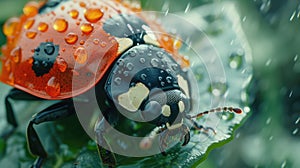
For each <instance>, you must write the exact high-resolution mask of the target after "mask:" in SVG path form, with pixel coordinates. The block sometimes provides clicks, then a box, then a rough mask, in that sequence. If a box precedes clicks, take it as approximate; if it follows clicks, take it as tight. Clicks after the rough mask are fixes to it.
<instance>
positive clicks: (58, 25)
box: [53, 18, 68, 32]
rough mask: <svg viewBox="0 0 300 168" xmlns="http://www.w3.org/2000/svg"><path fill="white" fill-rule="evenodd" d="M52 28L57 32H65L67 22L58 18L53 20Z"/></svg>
mask: <svg viewBox="0 0 300 168" xmlns="http://www.w3.org/2000/svg"><path fill="white" fill-rule="evenodd" d="M53 29H54V30H56V31H58V32H65V31H66V30H67V29H68V22H67V21H66V20H65V19H62V18H58V19H56V20H55V21H54V24H53Z"/></svg>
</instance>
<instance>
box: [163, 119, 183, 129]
mask: <svg viewBox="0 0 300 168" xmlns="http://www.w3.org/2000/svg"><path fill="white" fill-rule="evenodd" d="M182 124H183V119H181V122H180V123H177V124H174V125H170V124H169V123H167V124H166V126H167V128H168V129H169V130H173V129H177V128H179V127H181V126H182Z"/></svg>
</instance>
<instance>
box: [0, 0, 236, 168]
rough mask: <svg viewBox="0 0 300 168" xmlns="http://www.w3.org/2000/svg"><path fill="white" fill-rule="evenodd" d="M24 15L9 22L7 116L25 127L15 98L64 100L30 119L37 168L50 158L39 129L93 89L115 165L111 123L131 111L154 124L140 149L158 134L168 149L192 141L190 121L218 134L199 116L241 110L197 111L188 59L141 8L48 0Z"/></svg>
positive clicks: (106, 157) (92, 0)
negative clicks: (171, 142)
mask: <svg viewBox="0 0 300 168" xmlns="http://www.w3.org/2000/svg"><path fill="white" fill-rule="evenodd" d="M23 12H24V13H23V14H22V15H21V16H20V17H18V18H17V17H13V18H10V19H9V20H8V21H7V22H6V23H5V25H4V27H3V31H4V34H5V35H6V37H7V43H6V44H5V45H4V46H2V53H3V56H2V57H1V62H2V69H1V72H0V81H1V82H3V83H5V84H8V85H10V86H12V87H13V89H12V90H11V91H10V92H9V94H8V95H7V96H6V98H5V107H6V112H7V121H8V123H9V124H11V125H12V126H13V128H14V129H15V128H16V127H17V126H18V124H17V121H16V118H15V115H14V111H13V108H12V103H11V100H59V101H58V102H57V103H55V104H53V105H51V106H50V107H48V108H46V109H44V110H42V111H40V112H39V113H37V114H36V115H34V116H33V117H32V119H31V120H30V122H29V124H28V128H27V135H28V146H29V150H30V151H31V153H32V154H33V155H36V156H37V160H36V162H35V163H34V165H33V167H41V166H42V163H43V162H44V160H45V159H46V157H47V152H46V151H45V149H44V147H43V145H42V143H41V141H40V138H39V136H38V133H37V132H36V130H35V128H34V127H33V126H34V125H37V124H40V123H43V122H47V121H55V120H57V119H62V118H65V117H68V116H70V115H72V114H74V113H75V111H76V110H75V108H74V101H76V99H75V98H76V97H78V96H80V95H84V94H87V93H88V92H89V91H90V90H91V89H92V88H94V90H95V93H96V97H97V102H98V104H99V108H100V109H101V112H102V115H103V118H100V119H99V121H97V122H96V123H95V135H96V140H97V144H98V148H99V154H100V157H101V159H102V161H103V163H104V164H108V165H115V164H116V160H115V157H114V155H113V151H109V150H108V149H107V148H105V147H106V146H109V142H107V141H106V140H105V138H103V137H104V136H103V135H104V134H106V133H108V132H109V129H107V125H110V126H112V127H117V126H118V123H119V122H121V121H122V120H123V119H124V118H125V116H130V117H131V118H130V117H129V118H130V119H132V120H133V122H134V121H139V122H147V123H149V124H151V125H153V126H154V127H155V128H154V129H153V130H152V131H150V132H148V133H147V135H149V136H147V137H146V138H145V139H144V140H143V141H141V146H143V145H145V144H147V143H150V142H151V138H153V137H155V136H159V138H160V145H159V148H160V151H161V152H162V153H165V150H166V144H167V143H166V139H167V138H168V137H169V136H172V135H174V134H179V135H180V137H181V139H183V145H186V144H187V143H188V142H189V140H190V128H189V127H188V126H187V124H186V122H189V123H191V125H192V128H193V129H197V130H201V131H206V132H207V131H213V132H215V131H214V130H213V129H212V128H210V127H203V126H202V125H200V124H198V123H197V122H196V121H195V120H194V119H195V118H199V117H201V116H203V115H205V114H208V113H210V112H223V111H229V112H235V113H241V112H242V111H241V109H239V108H232V107H222V108H216V109H212V110H209V111H204V112H201V113H198V114H196V115H191V114H190V111H191V109H192V108H193V102H192V90H193V88H192V86H193V83H192V82H191V80H192V79H191V77H190V74H191V72H190V70H189V61H188V60H187V59H186V57H184V56H181V55H180V54H179V53H178V48H179V47H178V46H179V45H174V44H176V43H175V40H174V38H172V37H171V36H170V35H168V34H166V33H164V31H163V29H162V28H161V27H160V26H159V24H157V23H156V22H155V21H153V20H151V19H149V18H147V17H146V16H144V15H142V14H140V12H141V9H140V8H139V7H136V6H135V5H131V4H129V3H125V2H123V1H120V0H109V1H107V0H86V1H80V0H48V1H46V2H29V3H27V4H26V5H25V7H24V8H23ZM158 32H159V33H158ZM87 103H88V102H87ZM14 129H13V130H11V131H8V132H7V133H4V134H3V135H2V137H7V136H8V135H10V134H11V133H12V132H13V131H14Z"/></svg>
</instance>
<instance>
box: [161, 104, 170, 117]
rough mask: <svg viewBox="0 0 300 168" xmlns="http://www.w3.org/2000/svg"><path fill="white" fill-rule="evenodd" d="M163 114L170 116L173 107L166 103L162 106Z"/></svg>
mask: <svg viewBox="0 0 300 168" xmlns="http://www.w3.org/2000/svg"><path fill="white" fill-rule="evenodd" d="M161 113H162V115H163V116H165V117H169V116H170V115H171V109H170V106H169V105H166V104H165V105H164V106H162V112H161Z"/></svg>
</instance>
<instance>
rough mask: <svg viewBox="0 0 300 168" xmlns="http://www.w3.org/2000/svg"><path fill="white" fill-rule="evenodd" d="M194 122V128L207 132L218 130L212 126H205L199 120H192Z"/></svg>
mask: <svg viewBox="0 0 300 168" xmlns="http://www.w3.org/2000/svg"><path fill="white" fill-rule="evenodd" d="M191 121H192V122H193V127H192V128H193V129H195V130H199V131H201V132H203V133H205V134H209V131H211V132H213V133H214V134H217V133H216V131H215V130H214V129H213V128H211V127H203V126H202V125H199V124H198V123H197V122H195V121H194V120H191Z"/></svg>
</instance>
